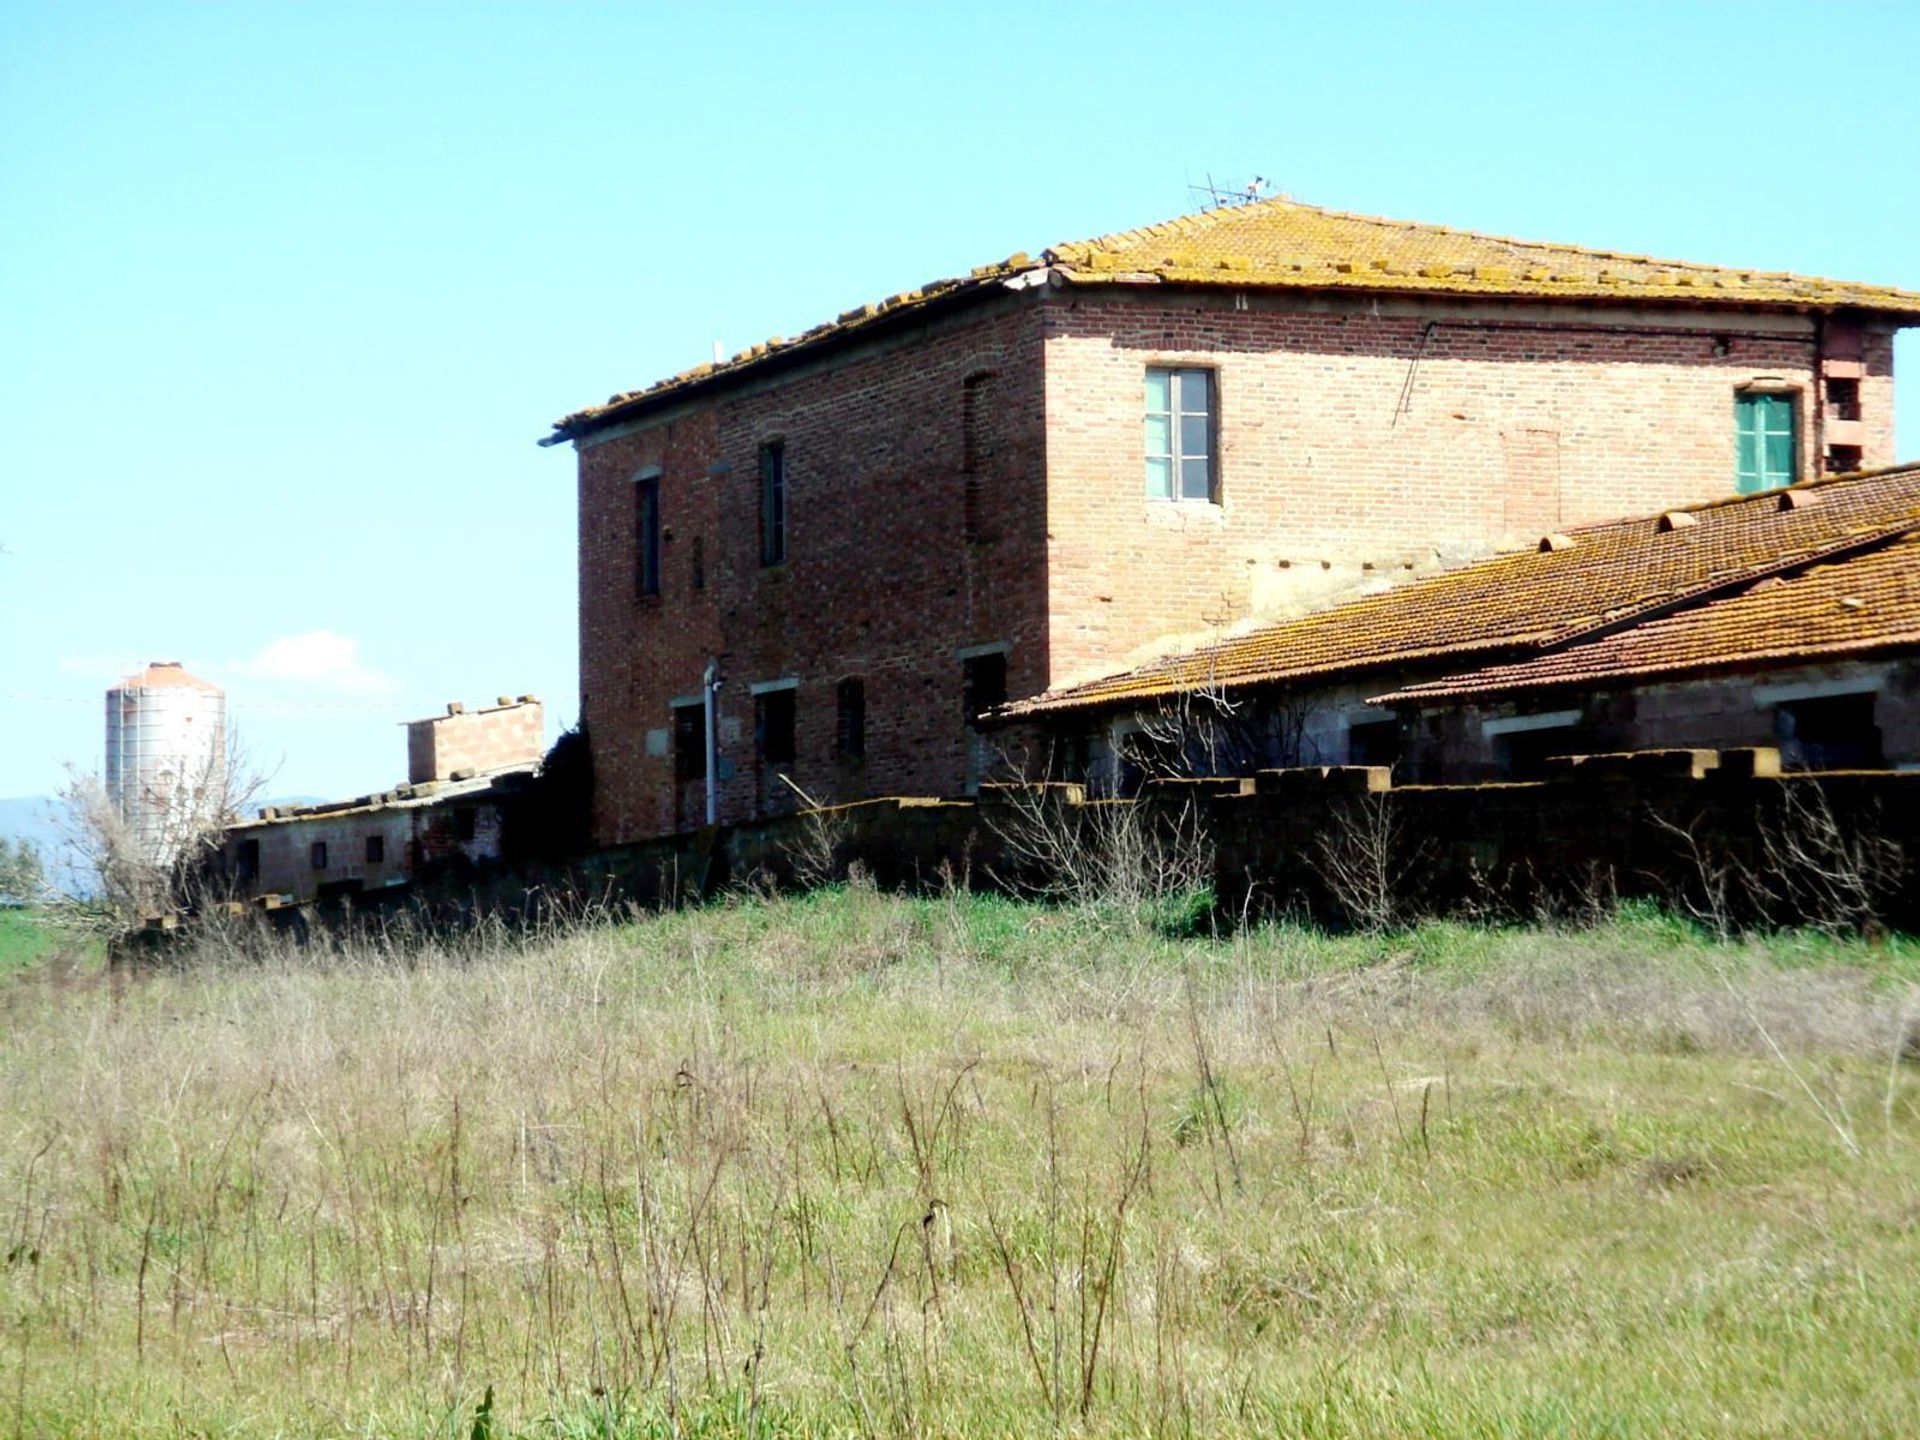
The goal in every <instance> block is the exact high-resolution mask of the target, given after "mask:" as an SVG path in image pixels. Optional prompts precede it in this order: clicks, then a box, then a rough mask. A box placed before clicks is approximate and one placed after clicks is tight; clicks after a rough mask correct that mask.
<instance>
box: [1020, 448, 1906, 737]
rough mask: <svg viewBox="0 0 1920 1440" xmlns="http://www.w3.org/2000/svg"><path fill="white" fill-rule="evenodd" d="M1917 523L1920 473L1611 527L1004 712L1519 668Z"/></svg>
mask: <svg viewBox="0 0 1920 1440" xmlns="http://www.w3.org/2000/svg"><path fill="white" fill-rule="evenodd" d="M1916 525H1920V465H1905V466H1898V467H1895V468H1893V469H1888V470H1880V471H1875V472H1869V473H1866V474H1861V475H1851V476H1836V477H1833V478H1830V479H1824V480H1814V481H1808V482H1805V483H1803V484H1800V485H1796V486H1793V487H1791V489H1788V490H1777V491H1770V492H1768V493H1766V494H1762V495H1752V496H1742V497H1738V498H1734V499H1730V500H1718V501H1714V502H1711V503H1709V504H1705V505H1695V506H1690V507H1688V508H1686V509H1684V510H1672V511H1667V512H1665V513H1663V514H1661V515H1655V516H1646V517H1641V518H1636V519H1631V520H1612V521H1607V522H1604V523H1602V524H1597V525H1588V526H1583V527H1581V528H1579V529H1575V530H1571V531H1569V532H1567V534H1566V535H1564V536H1556V537H1553V539H1554V541H1555V544H1554V545H1553V547H1552V548H1548V546H1547V542H1545V541H1543V542H1542V544H1541V548H1539V549H1537V550H1528V551H1521V552H1516V553H1513V554H1508V555H1497V556H1494V557H1493V558H1492V559H1488V560H1482V561H1479V562H1477V563H1474V564H1471V565H1466V566H1462V567H1460V568H1458V569H1455V570H1449V571H1445V572H1443V573H1441V574H1438V575H1431V576H1428V577H1426V578H1424V579H1420V580H1412V581H1409V582H1407V583H1406V584H1404V585H1400V586H1398V587H1396V588H1394V589H1392V590H1387V591H1384V592H1382V593H1381V594H1378V595H1369V596H1367V597H1365V598H1363V599H1359V600H1351V601H1348V602H1347V603H1345V604H1342V605H1336V606H1334V607H1332V608H1330V609H1327V610H1321V611H1318V612H1316V613H1314V614H1311V615H1305V616H1302V617H1300V618H1298V619H1295V620H1289V621H1285V622H1282V623H1279V624H1275V625H1267V626H1263V627H1261V628H1259V629H1256V630H1252V631H1249V632H1248V633H1246V634H1244V635H1240V636H1236V637H1234V638H1232V639H1228V640H1223V641H1221V642H1219V643H1218V644H1214V645H1209V646H1205V647H1203V648H1201V649H1198V650H1194V651H1189V652H1186V653H1184V654H1180V655H1173V656H1169V657H1167V658H1165V659H1162V660H1158V661H1155V662H1153V663H1152V664H1149V665H1144V666H1141V667H1140V668H1138V669H1135V670H1130V671H1127V672H1125V673H1124V674H1119V675H1113V676H1109V677H1106V678H1104V679H1100V680H1093V681H1089V682H1087V683H1085V684H1081V685H1074V686H1070V687H1066V688H1063V689H1060V690H1054V691H1049V692H1047V693H1046V694H1044V695H1039V696H1036V697H1034V698H1033V699H1031V700H1025V701H1020V702H1016V703H1014V704H1012V705H1008V706H1005V707H1004V708H1003V709H1002V710H1001V711H1000V712H999V713H1000V714H1002V715H1004V716H1007V717H1017V716H1022V715H1038V714H1045V713H1049V712H1055V711H1063V710H1074V709H1084V708H1089V707H1098V706H1103V705H1113V704H1121V703H1127V702H1132V701H1141V700H1156V699H1160V698H1162V697H1165V696H1169V695H1176V694H1180V693H1183V692H1190V691H1193V690H1199V689H1206V688H1212V687H1216V686H1219V687H1225V688H1229V689H1230V688H1234V687H1238V686H1246V685H1260V684H1271V683H1276V682H1284V681H1295V680H1302V679H1307V678H1314V679H1326V678H1330V677H1333V676H1336V675H1350V674H1357V673H1364V672H1367V671H1372V670H1378V669H1381V668H1384V667H1388V666H1405V665H1408V664H1414V663H1420V662H1446V661H1452V660H1454V659H1458V660H1460V661H1463V662H1466V661H1472V662H1484V661H1486V660H1489V659H1493V658H1496V657H1498V658H1500V659H1502V660H1506V659H1511V658H1514V656H1515V652H1533V651H1538V650H1539V649H1541V648H1542V647H1545V646H1548V645H1560V644H1565V643H1567V642H1568V641H1571V640H1575V639H1578V638H1579V637H1581V636H1583V635H1586V634H1588V633H1590V632H1593V631H1596V630H1599V629H1602V628H1607V627H1611V626H1614V625H1617V624H1619V623H1620V622H1622V621H1624V620H1628V619H1631V618H1632V617H1633V616H1635V615H1640V614H1645V613H1648V612H1651V611H1663V610H1666V609H1670V608H1672V607H1674V606H1676V605H1679V604H1683V603H1685V602H1687V601H1688V600H1690V599H1694V598H1699V597H1703V596H1706V595H1709V594H1713V593H1716V592H1719V591H1724V590H1726V589H1727V588H1728V587H1730V586H1737V585H1743V584H1747V583H1750V582H1752V581H1754V580H1757V579H1759V578H1761V577H1762V576H1765V575H1770V574H1776V573H1779V572H1781V571H1783V570H1787V569H1792V568H1795V567H1798V566H1802V565H1805V564H1807V563H1809V562H1810V561H1813V560H1817V559H1820V558H1822V557H1826V556H1832V555H1837V554H1839V553H1842V552H1847V551H1852V550H1857V549H1859V548H1861V547H1862V546H1865V545H1869V544H1873V543H1877V542H1882V541H1885V540H1887V539H1890V538H1891V537H1893V536H1895V535H1898V534H1901V533H1903V532H1904V531H1907V530H1909V529H1912V528H1914V527H1915V526H1916ZM1566 542H1571V543H1566Z"/></svg>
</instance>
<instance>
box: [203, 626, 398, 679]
mask: <svg viewBox="0 0 1920 1440" xmlns="http://www.w3.org/2000/svg"><path fill="white" fill-rule="evenodd" d="M229 668H230V669H231V670H232V671H233V673H234V674H236V675H246V676H250V677H252V678H254V679H257V680H292V681H298V682H300V683H303V684H307V685H315V686H319V687H321V688H323V689H327V690H339V691H347V692H351V693H353V694H356V695H366V694H376V693H382V692H387V691H391V690H393V689H394V688H395V687H394V681H393V679H392V677H390V676H388V675H385V674H383V673H382V672H380V671H378V670H376V669H374V668H373V667H372V666H371V665H366V664H363V663H362V662H361V659H360V642H359V641H358V640H356V639H354V638H353V637H352V636H351V635H342V634H340V633H339V632H338V631H335V630H309V631H307V632H306V633H305V634H301V635H282V636H281V637H280V638H279V639H277V640H270V641H268V642H267V643H266V644H265V645H263V646H261V647H260V649H259V650H257V651H255V652H254V655H253V658H252V659H250V660H243V661H241V662H240V663H238V664H236V665H233V666H231V667H229Z"/></svg>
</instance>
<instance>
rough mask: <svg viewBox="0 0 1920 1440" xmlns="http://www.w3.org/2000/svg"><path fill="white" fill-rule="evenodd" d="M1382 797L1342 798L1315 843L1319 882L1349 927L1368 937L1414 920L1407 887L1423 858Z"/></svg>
mask: <svg viewBox="0 0 1920 1440" xmlns="http://www.w3.org/2000/svg"><path fill="white" fill-rule="evenodd" d="M1425 848H1426V847H1425V845H1424V844H1415V843H1413V842H1412V840H1411V838H1410V837H1409V836H1408V835H1407V833H1406V825H1405V823H1404V822H1403V821H1402V820H1401V819H1400V817H1399V816H1398V815H1397V814H1396V813H1395V811H1394V807H1393V805H1392V803H1391V801H1390V799H1389V797H1388V796H1386V795H1377V794H1368V795H1355V796H1351V797H1345V798H1343V799H1342V800H1337V801H1334V802H1333V803H1331V804H1329V805H1328V807H1327V826H1326V828H1325V829H1323V830H1322V831H1321V832H1320V834H1319V835H1317V836H1316V837H1315V839H1314V853H1315V857H1316V860H1317V866H1316V868H1317V870H1318V872H1319V876H1320V880H1321V883H1322V884H1324V885H1325V886H1326V887H1327V893H1328V894H1329V895H1330V896H1331V897H1332V898H1333V901H1334V903H1335V904H1336V905H1338V906H1339V907H1340V909H1341V911H1342V912H1343V913H1344V914H1345V916H1346V918H1347V920H1348V922H1349V923H1350V924H1352V925H1354V926H1355V927H1356V928H1358V929H1361V930H1365V931H1367V932H1369V933H1371V934H1379V933H1381V932H1383V931H1387V930H1395V929H1398V928H1399V927H1400V926H1402V925H1403V924H1405V923H1406V922H1407V921H1408V920H1409V919H1410V918H1412V912H1411V907H1410V902H1409V898H1408V894H1407V888H1408V886H1407V882H1408V880H1409V879H1410V877H1411V875H1412V872H1413V870H1414V868H1415V866H1417V865H1418V864H1419V862H1420V860H1421V858H1422V856H1423V855H1424V853H1425Z"/></svg>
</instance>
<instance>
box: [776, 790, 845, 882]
mask: <svg viewBox="0 0 1920 1440" xmlns="http://www.w3.org/2000/svg"><path fill="white" fill-rule="evenodd" d="M852 830H853V827H852V825H851V824H850V823H849V822H848V820H847V815H846V812H845V811H844V810H837V809H823V808H820V807H815V808H813V809H809V810H805V811H802V812H801V815H800V822H799V825H798V828H797V829H796V830H795V831H794V834H793V838H792V839H790V840H788V841H787V842H786V845H785V846H784V847H783V848H784V851H785V854H786V857H787V863H788V864H789V865H791V866H792V867H793V878H794V880H795V881H796V882H798V883H799V884H800V885H801V886H802V887H803V888H805V889H808V890H817V889H819V888H820V887H821V886H823V885H831V884H833V883H834V882H835V881H837V880H841V879H843V878H845V876H846V873H847V860H846V847H847V841H848V839H849V838H850V837H851V835H852Z"/></svg>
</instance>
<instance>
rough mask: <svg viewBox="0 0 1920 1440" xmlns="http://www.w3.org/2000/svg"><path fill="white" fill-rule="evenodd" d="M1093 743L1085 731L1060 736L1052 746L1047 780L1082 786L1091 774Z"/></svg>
mask: <svg viewBox="0 0 1920 1440" xmlns="http://www.w3.org/2000/svg"><path fill="white" fill-rule="evenodd" d="M1092 752H1093V742H1092V738H1091V737H1090V736H1088V735H1087V733H1086V732H1085V731H1082V730H1076V731H1074V732H1073V733H1071V734H1068V735H1062V736H1060V737H1059V738H1058V739H1057V740H1056V741H1055V742H1054V746H1053V751H1052V753H1051V756H1050V757H1049V758H1050V761H1051V763H1050V764H1049V765H1048V767H1047V770H1048V775H1047V778H1048V779H1050V780H1060V781H1064V782H1065V783H1067V784H1072V785H1084V784H1086V783H1087V780H1088V778H1089V775H1090V774H1091V771H1092V768H1093V765H1092V758H1093V756H1092Z"/></svg>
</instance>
